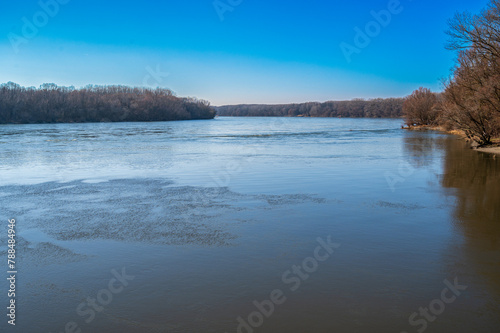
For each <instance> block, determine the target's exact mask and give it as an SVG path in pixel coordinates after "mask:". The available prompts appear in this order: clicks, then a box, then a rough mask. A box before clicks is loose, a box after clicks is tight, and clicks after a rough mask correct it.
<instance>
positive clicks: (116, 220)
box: [0, 117, 500, 333]
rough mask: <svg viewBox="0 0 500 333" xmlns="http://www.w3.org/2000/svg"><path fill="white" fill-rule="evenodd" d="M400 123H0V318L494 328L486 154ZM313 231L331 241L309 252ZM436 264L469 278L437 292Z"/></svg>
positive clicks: (491, 174) (47, 322)
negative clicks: (13, 278)
mask: <svg viewBox="0 0 500 333" xmlns="http://www.w3.org/2000/svg"><path fill="white" fill-rule="evenodd" d="M400 126H401V121H400V120H386V119H335V118H326V119H319V118H315V119H314V118H313V119H309V118H308V119H300V118H225V117H221V118H218V119H215V120H211V121H186V122H168V123H115V124H55V125H8V126H1V127H0V151H1V159H0V208H1V218H2V219H3V220H5V222H6V221H7V219H9V218H15V219H16V220H17V224H18V226H17V228H18V230H17V231H18V241H19V244H18V250H19V252H20V253H19V254H20V258H19V267H18V268H19V273H18V295H17V300H18V325H17V326H16V328H15V329H12V328H10V327H7V325H6V320H3V321H2V322H1V323H0V327H1V329H2V332H3V331H8V332H10V331H18V332H27V333H29V332H64V330H65V325H66V324H67V323H68V322H74V323H75V324H77V325H78V328H79V329H81V331H82V332H237V329H238V326H239V325H242V326H240V330H239V331H240V332H245V333H246V332H251V331H254V332H402V331H406V332H418V331H422V332H423V330H424V328H425V331H426V332H498V327H500V265H499V264H500V262H499V261H500V251H499V250H500V242H499V238H500V223H499V222H500V194H499V193H500V192H499V188H500V164H499V161H498V159H494V158H493V156H491V155H487V154H483V153H478V152H475V151H472V150H470V149H468V148H467V146H466V144H465V143H464V142H462V141H461V140H459V139H457V138H455V137H452V136H448V135H444V134H440V133H436V132H407V131H403V130H401V129H400ZM5 224H6V223H5ZM318 238H321V239H322V241H323V242H328V239H329V240H330V241H331V242H332V243H334V244H335V247H334V250H332V253H331V254H329V253H328V252H326V250H324V249H323V250H321V252H318V253H320V254H321V255H322V256H323V257H325V256H326V254H329V255H328V258H327V259H325V260H324V261H317V260H316V264H317V265H314V261H312V260H311V259H310V258H312V257H314V254H315V250H316V248H317V247H318V246H319V244H320V243H318ZM0 241H1V242H2V244H6V233H2V234H0ZM5 248H6V247H4V249H5ZM332 249H333V248H332ZM0 254H1V255H2V256H4V257H6V254H7V253H6V251H5V250H3V252H1V253H0ZM308 258H309V259H308ZM303 265H305V268H301V272H300V273H295V272H296V271H294V268H293V267H294V266H299V267H301V266H303ZM113 269H115V270H116V271H118V272H122V271H123V270H125V271H126V273H127V274H128V275H130V276H133V277H134V279H133V280H130V281H127V285H126V286H125V287H124V288H123V290H121V291H120V292H117V293H116V294H112V296H113V297H112V300H110V302H109V304H106V305H105V306H102V309H101V308H99V310H102V311H97V310H96V311H94V313H95V317H93V318H92V320H90V314H89V312H87V314H85V315H80V314H81V312H82V311H80V314H79V313H77V309H78V307H79V306H80V305H81V304H82V303H83V305H84V307H82V308H80V310H83V311H85V310H88V309H89V307H88V306H86V305H85V303H84V302H86V301H87V300H88V298H91V299H92V298H94V299H95V298H97V299H99V298H98V297H97V296H99V295H100V296H101V300H103V298H102V297H104V296H105V294H106V292H101V291H102V290H106V289H108V286H109V281H110V280H111V279H112V278H113V277H114V275H113V273H112V272H111V270H113ZM308 271H309V273H308ZM445 280H446V281H448V282H450V283H454V282H455V281H457V283H458V284H459V285H463V286H466V289H465V290H461V291H458V292H457V294H452V293H450V292H445V293H444V295H445V296H446V297H448V298H447V299H450V298H451V297H452V296H456V297H454V300H453V301H450V302H449V304H448V303H445V302H443V301H440V299H441V298H442V292H443V290H444V289H445V288H449V287H448V286H447V284H446V282H445ZM297 281H299V282H297ZM299 283H300V284H299ZM0 288H2V289H1V290H7V289H8V288H7V284H6V282H5V281H4V280H3V281H2V282H1V283H0ZM464 288H465V287H464ZM276 290H279V291H281V292H282V297H281V298H280V300H281V301H282V302H280V304H276V305H275V306H274V310H273V311H270V310H269V309H268V310H269V311H268V312H272V314H271V313H266V314H267V315H268V316H266V315H259V314H258V313H256V311H257V310H258V307H257V306H256V305H255V304H254V301H257V302H258V303H261V304H264V305H266V304H269V303H266V300H269V299H270V298H271V294H272V292H273V291H276ZM2 294H4V292H2ZM458 294H459V295H458ZM3 297H4V298H5V299H6V297H5V296H3ZM441 304H442V305H443V307H442V308H441ZM429 307H431V308H432V309H433V311H434V313H436V314H433V313H432V311H431V312H429V314H428V317H426V316H424V315H422V314H421V313H419V312H420V310H419V309H420V308H429ZM429 311H430V310H429ZM261 312H266V309H265V306H264V310H262V309H261ZM414 313H417V314H416V315H414ZM412 316H413V317H412ZM410 317H412V318H413V319H412V320H411V322H410V320H409V319H410ZM238 318H241V319H238ZM85 320H88V321H89V322H86V321H85ZM242 321H244V322H245V324H241V322H242ZM249 322H250V323H253V324H254V326H256V327H251V326H250V324H249ZM244 326H245V327H246V328H244Z"/></svg>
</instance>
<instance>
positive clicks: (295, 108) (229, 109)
mask: <svg viewBox="0 0 500 333" xmlns="http://www.w3.org/2000/svg"><path fill="white" fill-rule="evenodd" d="M403 103H404V98H386V99H382V98H378V99H370V100H364V99H354V100H351V101H329V102H324V103H319V102H310V103H301V104H280V105H264V104H242V105H225V106H219V107H216V108H215V109H216V110H217V114H218V115H219V116H230V117H346V118H347V117H349V118H401V117H403Z"/></svg>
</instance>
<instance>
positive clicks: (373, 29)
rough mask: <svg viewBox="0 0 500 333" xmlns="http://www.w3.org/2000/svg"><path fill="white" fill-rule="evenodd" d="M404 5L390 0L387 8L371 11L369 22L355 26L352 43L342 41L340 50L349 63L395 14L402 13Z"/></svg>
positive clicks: (386, 25)
mask: <svg viewBox="0 0 500 333" xmlns="http://www.w3.org/2000/svg"><path fill="white" fill-rule="evenodd" d="M409 1H412V0H409ZM403 10H404V7H403V6H402V5H401V1H399V0H390V1H389V2H388V3H387V7H386V9H382V10H380V11H375V10H372V11H371V12H370V15H371V17H372V18H373V20H371V21H369V22H367V23H366V24H365V26H364V27H363V28H360V27H358V26H356V27H354V32H355V35H354V38H353V41H352V44H351V43H346V42H342V43H340V45H339V46H340V50H341V51H342V53H343V55H344V58H345V59H346V61H347V62H348V63H351V62H352V56H353V55H354V54H360V53H361V51H362V50H363V49H365V48H367V47H368V46H369V45H370V44H371V42H372V40H373V39H375V38H377V37H378V36H379V35H380V34H381V33H382V30H383V29H384V28H386V27H388V26H389V24H391V22H392V19H393V17H394V16H397V15H399V14H401V13H402V12H403Z"/></svg>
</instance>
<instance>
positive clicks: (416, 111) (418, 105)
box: [403, 87, 438, 127]
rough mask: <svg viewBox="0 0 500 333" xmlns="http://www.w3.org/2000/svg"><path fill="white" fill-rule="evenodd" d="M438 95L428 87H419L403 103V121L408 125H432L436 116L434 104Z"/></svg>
mask: <svg viewBox="0 0 500 333" xmlns="http://www.w3.org/2000/svg"><path fill="white" fill-rule="evenodd" d="M437 102H438V97H437V95H436V94H435V93H433V92H432V91H430V89H427V88H422V87H420V88H419V89H418V90H415V91H414V92H413V93H412V94H411V95H410V96H408V97H406V98H405V101H404V103H403V115H404V117H405V123H406V125H408V126H409V127H411V126H419V125H434V124H435V123H436V120H437V118H438V112H437V108H436V104H437Z"/></svg>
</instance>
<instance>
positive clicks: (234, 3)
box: [212, 0, 243, 22]
mask: <svg viewBox="0 0 500 333" xmlns="http://www.w3.org/2000/svg"><path fill="white" fill-rule="evenodd" d="M242 3H243V0H225V1H223V0H215V1H214V2H212V5H213V6H214V9H215V12H216V13H217V15H218V16H219V19H220V21H221V22H222V21H224V19H225V18H224V15H225V14H226V12H232V11H234V9H235V8H236V7H238V6H239V5H241V4H242Z"/></svg>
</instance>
